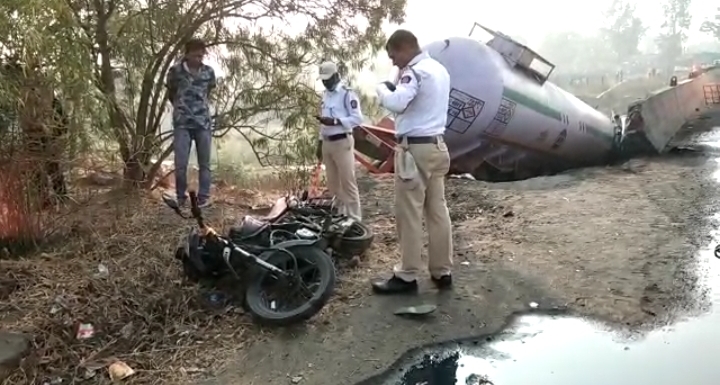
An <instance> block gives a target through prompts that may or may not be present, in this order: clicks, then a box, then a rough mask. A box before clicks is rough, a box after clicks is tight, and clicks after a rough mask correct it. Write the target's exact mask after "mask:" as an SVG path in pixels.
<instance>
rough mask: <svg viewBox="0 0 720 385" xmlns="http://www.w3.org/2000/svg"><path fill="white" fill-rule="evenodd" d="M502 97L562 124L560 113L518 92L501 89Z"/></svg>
mask: <svg viewBox="0 0 720 385" xmlns="http://www.w3.org/2000/svg"><path fill="white" fill-rule="evenodd" d="M503 96H504V97H506V98H508V99H510V100H512V101H513V102H515V103H517V104H521V105H523V106H524V107H527V108H529V109H531V110H533V111H535V112H537V113H538V114H541V115H545V116H547V117H548V118H551V119H555V120H557V121H558V122H562V113H561V112H560V111H558V110H556V109H554V108H552V107H550V106H548V105H546V104H543V103H541V102H538V101H537V100H535V99H533V98H531V97H529V96H527V95H524V94H522V93H520V92H517V91H515V90H513V89H511V88H507V87H505V88H504V89H503Z"/></svg>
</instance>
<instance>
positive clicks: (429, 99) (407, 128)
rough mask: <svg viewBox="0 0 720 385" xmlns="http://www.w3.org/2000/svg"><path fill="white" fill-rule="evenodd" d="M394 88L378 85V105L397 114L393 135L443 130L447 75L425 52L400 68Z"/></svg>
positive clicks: (434, 132) (421, 133) (438, 133)
mask: <svg viewBox="0 0 720 385" xmlns="http://www.w3.org/2000/svg"><path fill="white" fill-rule="evenodd" d="M399 79H400V80H399V81H398V84H397V85H396V87H397V88H396V89H395V91H394V92H393V91H390V90H388V89H387V87H385V86H384V85H382V84H380V85H379V86H378V88H377V93H378V98H379V100H380V105H381V106H383V107H385V108H387V109H388V110H390V111H391V112H394V113H396V114H398V116H397V117H396V118H395V135H396V136H408V137H417V136H435V135H443V134H444V133H445V126H446V124H447V109H448V104H449V102H450V74H448V72H447V70H446V69H445V67H443V65H442V64H440V63H439V62H438V61H437V60H435V59H433V58H431V57H430V55H428V54H427V53H425V52H423V53H421V54H419V55H417V56H415V58H413V59H412V60H411V61H410V63H408V66H407V67H405V68H403V69H401V70H400V77H399Z"/></svg>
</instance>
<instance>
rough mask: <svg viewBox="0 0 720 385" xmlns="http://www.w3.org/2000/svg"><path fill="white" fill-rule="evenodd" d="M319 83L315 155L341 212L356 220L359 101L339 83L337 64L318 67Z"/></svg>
mask: <svg viewBox="0 0 720 385" xmlns="http://www.w3.org/2000/svg"><path fill="white" fill-rule="evenodd" d="M320 80H322V82H323V85H324V86H325V92H324V93H323V97H322V105H321V107H320V115H318V116H317V119H318V121H319V122H320V143H318V148H319V151H318V154H319V155H320V157H321V158H322V161H323V163H324V164H325V176H326V178H327V185H328V190H330V193H332V194H333V195H335V196H336V197H337V199H338V200H339V201H340V203H341V205H340V211H341V212H342V213H343V214H346V215H349V216H351V217H353V218H355V219H357V220H361V219H362V215H361V212H360V193H359V191H358V186H357V180H356V179H355V139H353V135H352V132H353V128H355V127H357V126H359V125H360V124H361V123H362V121H363V116H362V111H361V110H360V101H359V100H358V97H357V95H356V94H355V92H354V91H353V90H351V89H349V88H348V87H346V86H345V85H344V84H342V83H341V81H340V74H339V73H338V68H337V65H336V64H335V63H333V62H325V63H322V64H321V65H320Z"/></svg>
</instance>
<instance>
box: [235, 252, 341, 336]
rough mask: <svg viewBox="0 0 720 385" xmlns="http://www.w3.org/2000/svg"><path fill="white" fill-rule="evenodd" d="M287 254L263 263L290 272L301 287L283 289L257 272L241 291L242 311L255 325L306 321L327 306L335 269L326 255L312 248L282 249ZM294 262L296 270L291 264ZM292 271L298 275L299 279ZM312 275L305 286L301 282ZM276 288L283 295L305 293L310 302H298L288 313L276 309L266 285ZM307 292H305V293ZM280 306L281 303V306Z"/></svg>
mask: <svg viewBox="0 0 720 385" xmlns="http://www.w3.org/2000/svg"><path fill="white" fill-rule="evenodd" d="M286 250H287V251H288V252H289V253H290V254H292V256H291V255H290V254H288V253H287V252H283V251H277V252H275V253H273V254H271V255H270V256H269V257H268V258H267V259H266V260H265V261H266V262H268V263H270V264H272V265H274V266H277V267H280V268H282V269H284V270H286V271H293V272H294V278H298V277H299V278H301V279H302V280H303V283H302V285H303V286H301V287H289V286H287V287H284V286H283V284H280V283H279V282H280V281H278V280H277V279H276V278H274V277H275V276H274V274H273V273H272V272H270V271H269V270H265V269H261V268H258V269H256V270H255V272H254V273H253V274H251V275H250V278H249V279H250V280H249V282H248V285H247V289H246V291H245V308H246V310H247V311H248V312H249V313H250V314H251V315H252V317H253V320H254V321H255V322H257V323H259V324H263V325H271V326H285V325H290V324H295V323H299V322H303V321H306V320H308V319H310V318H311V317H313V316H314V315H315V314H317V313H318V312H319V311H320V310H321V309H322V308H323V306H325V304H326V303H327V302H328V300H329V299H330V297H331V296H332V294H333V290H334V288H335V266H334V265H333V261H332V259H331V258H330V256H329V255H327V253H325V252H324V251H323V250H322V249H320V248H318V247H315V246H305V245H303V246H294V247H290V248H288V249H286ZM293 256H294V258H295V260H296V261H297V269H296V266H295V260H293ZM296 271H299V273H300V274H299V275H298V273H297V272H296ZM311 274H314V275H313V277H315V279H310V280H308V281H313V282H310V284H309V285H308V284H307V282H305V281H306V279H305V278H307V277H309V276H310V275H311ZM273 283H275V284H278V286H279V287H278V288H276V289H280V290H281V291H283V290H284V291H285V292H286V293H284V294H288V295H290V294H298V293H300V292H306V294H308V292H309V293H311V294H310V298H304V299H302V300H301V304H299V305H298V306H296V307H293V308H289V309H278V308H277V302H280V300H279V299H278V300H276V299H273V298H275V297H276V296H275V295H273V294H271V293H269V292H268V291H272V290H269V288H268V285H272V284H273ZM305 288H307V290H306V289H305ZM281 305H282V303H281Z"/></svg>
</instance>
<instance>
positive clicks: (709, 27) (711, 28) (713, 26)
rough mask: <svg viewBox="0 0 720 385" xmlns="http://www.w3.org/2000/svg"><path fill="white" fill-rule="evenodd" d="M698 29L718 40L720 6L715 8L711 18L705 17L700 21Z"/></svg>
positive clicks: (719, 37)
mask: <svg viewBox="0 0 720 385" xmlns="http://www.w3.org/2000/svg"><path fill="white" fill-rule="evenodd" d="M700 31H702V32H705V33H708V34H710V35H712V36H713V37H714V38H715V39H717V40H720V8H718V9H717V10H716V13H715V15H714V16H713V18H712V19H707V20H705V21H704V22H703V23H702V25H701V26H700Z"/></svg>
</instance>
